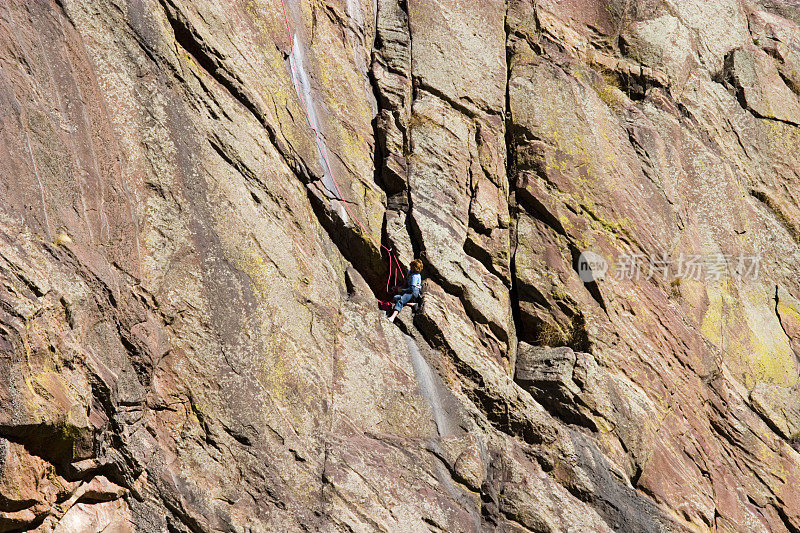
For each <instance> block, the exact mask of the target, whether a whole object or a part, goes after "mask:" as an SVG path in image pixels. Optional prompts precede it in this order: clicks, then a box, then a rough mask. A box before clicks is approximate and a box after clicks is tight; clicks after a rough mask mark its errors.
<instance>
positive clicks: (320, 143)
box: [281, 0, 405, 303]
mask: <svg viewBox="0 0 800 533" xmlns="http://www.w3.org/2000/svg"><path fill="white" fill-rule="evenodd" d="M281 8H282V9H283V20H284V21H285V22H286V36H287V37H288V38H289V55H290V56H291V57H292V63H293V66H292V68H291V71H292V83H293V84H294V87H295V90H296V91H297V97H298V99H299V100H300V105H301V106H303V112H304V113H305V115H306V122H308V125H309V127H310V128H311V130H312V131H313V132H314V135H315V136H316V140H317V148H318V149H319V151H320V153H321V154H322V159H323V160H324V161H325V166H326V167H328V174H329V175H330V177H331V181H333V186H334V187H336V194H338V195H339V197H338V198H337V200H339V201H340V202H341V204H342V205H343V206H344V208H345V210H346V211H347V214H348V215H350V218H352V219H353V220H355V221H356V223H357V224H358V225H359V227H360V228H361V229H362V230H363V231H364V233H366V234H367V235H368V236H369V239H370V241H371V242H372V243H373V244H376V245H378V246H380V247H381V248H383V249H384V250H386V253H387V254H388V256H389V277H388V278H387V279H386V293H387V294H388V293H389V281H390V280H391V278H392V271H393V266H392V263H393V262H394V263H395V264H396V265H397V270H395V271H394V281H395V282H394V286H397V273H398V272H400V275H401V276H403V279H405V274H403V270H402V268H401V267H400V261H399V260H398V259H397V255H395V253H394V252H393V251H392V250H391V249H390V248H388V247H386V246H385V245H383V244H382V243H381V242H380V241H379V240H378V239H376V238H375V236H374V235H373V234H372V233H371V232H370V231H369V230H368V229H367V227H366V226H365V225H364V224H363V223H362V222H361V219H360V218H358V217H357V216H356V214H355V213H353V211H352V209H350V206H349V205H348V203H347V202H346V201H344V196H343V195H342V191H341V189H339V184H338V183H337V182H336V178H335V177H334V175H333V168H332V167H331V164H330V161H328V155H327V146H326V145H325V141H324V140H323V139H322V136H321V135H320V133H319V131H317V129H316V128H315V127H314V126H313V125H312V122H311V115H310V114H309V112H308V108H307V107H306V102H305V100H304V98H303V96H302V94H300V93H301V91H300V85H299V84H298V83H297V75H296V74H295V67H294V65H296V64H297V60H296V58H295V57H294V33H293V32H292V28H291V26H290V24H289V15H288V14H287V12H286V3H285V2H284V0H281ZM381 303H385V302H381Z"/></svg>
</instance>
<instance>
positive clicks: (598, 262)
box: [578, 252, 608, 283]
mask: <svg viewBox="0 0 800 533" xmlns="http://www.w3.org/2000/svg"><path fill="white" fill-rule="evenodd" d="M606 272H608V261H606V259H605V257H603V256H602V255H600V254H596V253H594V252H583V253H581V255H580V257H578V277H580V278H581V281H582V282H584V283H590V282H592V281H598V280H601V279H603V278H604V277H605V275H606Z"/></svg>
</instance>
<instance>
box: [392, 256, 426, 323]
mask: <svg viewBox="0 0 800 533" xmlns="http://www.w3.org/2000/svg"><path fill="white" fill-rule="evenodd" d="M421 290H422V261H420V260H419V259H414V260H413V261H411V268H409V269H408V275H407V276H406V284H405V286H404V287H403V288H402V289H401V290H400V294H398V295H396V296H395V297H394V311H392V314H391V315H390V316H389V318H388V320H389V322H394V319H395V318H397V315H398V313H400V310H401V309H402V308H403V306H405V305H406V304H408V302H410V301H411V300H412V299H414V300H415V301H417V302H418V301H419V293H420V291H421Z"/></svg>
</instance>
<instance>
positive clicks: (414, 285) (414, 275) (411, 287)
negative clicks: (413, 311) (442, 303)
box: [402, 270, 422, 298]
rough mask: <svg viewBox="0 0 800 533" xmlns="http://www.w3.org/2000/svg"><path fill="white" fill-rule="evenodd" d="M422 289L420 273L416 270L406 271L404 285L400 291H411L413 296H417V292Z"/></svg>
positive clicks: (406, 292)
mask: <svg viewBox="0 0 800 533" xmlns="http://www.w3.org/2000/svg"><path fill="white" fill-rule="evenodd" d="M421 290H422V274H420V273H418V272H411V271H410V270H409V271H408V275H407V276H406V286H405V287H404V288H403V290H402V293H403V294H408V293H411V294H413V295H414V298H419V292H420V291H421Z"/></svg>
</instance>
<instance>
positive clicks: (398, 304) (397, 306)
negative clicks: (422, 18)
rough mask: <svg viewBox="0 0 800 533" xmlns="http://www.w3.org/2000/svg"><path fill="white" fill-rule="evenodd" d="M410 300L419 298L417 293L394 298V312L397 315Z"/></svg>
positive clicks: (405, 293) (399, 295)
mask: <svg viewBox="0 0 800 533" xmlns="http://www.w3.org/2000/svg"><path fill="white" fill-rule="evenodd" d="M412 298H419V292H417V291H414V292H404V293H403V294H398V295H397V296H395V297H394V310H395V311H397V312H398V313H399V312H400V310H401V309H403V306H404V305H406V304H407V303H408V302H410V301H411V299H412Z"/></svg>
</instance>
